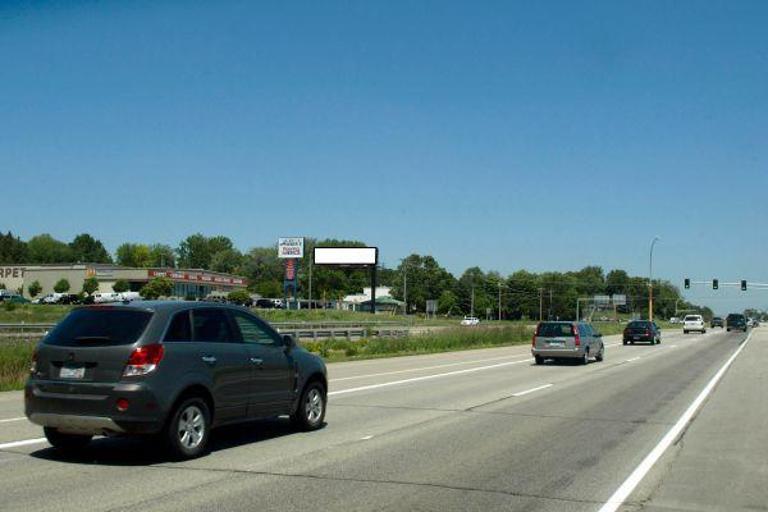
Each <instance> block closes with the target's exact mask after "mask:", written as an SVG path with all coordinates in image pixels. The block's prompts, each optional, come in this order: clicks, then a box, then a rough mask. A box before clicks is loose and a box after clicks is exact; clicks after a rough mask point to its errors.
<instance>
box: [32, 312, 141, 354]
mask: <svg viewBox="0 0 768 512" xmlns="http://www.w3.org/2000/svg"><path fill="white" fill-rule="evenodd" d="M150 318H152V313H150V312H148V311H139V310H135V309H122V308H121V309H117V308H99V307H96V308H84V309H76V310H75V311H73V312H71V313H70V314H69V315H67V316H66V317H65V318H64V320H62V321H61V322H59V324H58V325H57V326H56V327H55V328H54V329H53V330H52V331H51V332H50V333H49V334H48V336H46V337H45V340H44V343H46V344H47V345H63V346H89V347H92V346H112V345H130V344H131V343H134V342H135V341H136V340H138V339H139V336H141V334H142V333H143V332H144V329H145V328H146V327H147V324H148V323H149V319H150Z"/></svg>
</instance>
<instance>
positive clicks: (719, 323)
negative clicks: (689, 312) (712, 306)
mask: <svg viewBox="0 0 768 512" xmlns="http://www.w3.org/2000/svg"><path fill="white" fill-rule="evenodd" d="M709 326H710V327H711V328H713V329H714V328H715V327H720V328H723V327H725V322H724V321H723V319H722V318H720V317H719V316H715V317H712V322H710V324H709Z"/></svg>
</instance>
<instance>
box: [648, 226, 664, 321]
mask: <svg viewBox="0 0 768 512" xmlns="http://www.w3.org/2000/svg"><path fill="white" fill-rule="evenodd" d="M659 240H661V239H660V238H659V237H658V236H655V237H653V240H652V241H651V251H650V255H649V257H648V320H649V321H651V322H653V247H654V246H655V245H656V242H658V241H659Z"/></svg>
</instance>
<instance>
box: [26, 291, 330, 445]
mask: <svg viewBox="0 0 768 512" xmlns="http://www.w3.org/2000/svg"><path fill="white" fill-rule="evenodd" d="M327 389H328V381H327V374H326V368H325V364H324V363H323V360H322V359H321V358H320V357H318V356H316V355H314V354H311V353H310V352H307V351H306V350H304V349H303V348H301V347H300V346H298V345H297V344H296V343H295V342H294V340H293V338H291V337H290V336H281V335H279V334H278V333H277V332H276V331H275V330H274V329H273V328H272V327H270V326H269V324H267V323H266V322H264V321H263V320H261V319H260V318H258V317H257V316H255V315H253V314H252V313H251V312H250V311H248V310H246V309H245V308H239V307H236V306H230V305H222V304H213V303H205V302H157V301H153V302H133V303H130V304H124V303H119V304H114V305H109V306H104V305H95V306H86V307H81V308H78V309H76V310H74V311H72V312H70V314H69V315H68V316H67V317H65V318H64V320H62V321H61V322H59V324H58V325H57V326H56V327H55V328H54V329H53V330H52V331H51V332H50V333H48V335H47V336H46V337H45V338H43V340H41V341H40V343H39V344H38V345H37V348H36V350H35V352H34V355H33V360H32V366H31V369H30V376H29V379H28V381H27V383H26V388H25V393H24V396H25V413H26V415H27V417H28V418H29V419H30V421H32V422H33V423H36V424H38V425H41V426H43V428H44V432H45V436H46V437H47V439H48V441H49V442H50V443H51V444H52V445H53V446H54V447H55V448H57V449H59V450H63V451H67V450H69V451H71V450H77V449H78V448H81V447H83V446H85V445H86V444H87V443H88V442H90V440H91V438H92V436H94V435H102V434H106V435H155V434H159V436H160V437H161V438H163V439H164V440H165V442H166V443H167V445H168V446H169V447H170V450H171V452H172V454H173V455H174V456H175V458H179V459H186V458H193V457H197V456H200V455H201V454H203V453H204V452H205V449H206V446H207V444H208V439H209V436H210V434H211V429H214V428H216V427H218V426H220V425H225V424H230V423H236V422H242V421H247V420H252V419H256V418H264V417H273V416H280V415H289V416H290V417H291V419H292V421H293V423H294V424H295V425H296V426H298V427H299V428H301V429H302V430H315V429H318V428H320V427H322V425H323V421H324V418H325V410H326V403H327Z"/></svg>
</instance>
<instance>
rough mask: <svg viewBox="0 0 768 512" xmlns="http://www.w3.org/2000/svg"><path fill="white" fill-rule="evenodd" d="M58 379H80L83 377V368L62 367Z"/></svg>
mask: <svg viewBox="0 0 768 512" xmlns="http://www.w3.org/2000/svg"><path fill="white" fill-rule="evenodd" d="M59 377H61V378H62V379H82V378H83V377H85V367H84V366H81V367H80V368H68V367H66V366H63V367H62V368H61V371H60V372H59Z"/></svg>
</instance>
